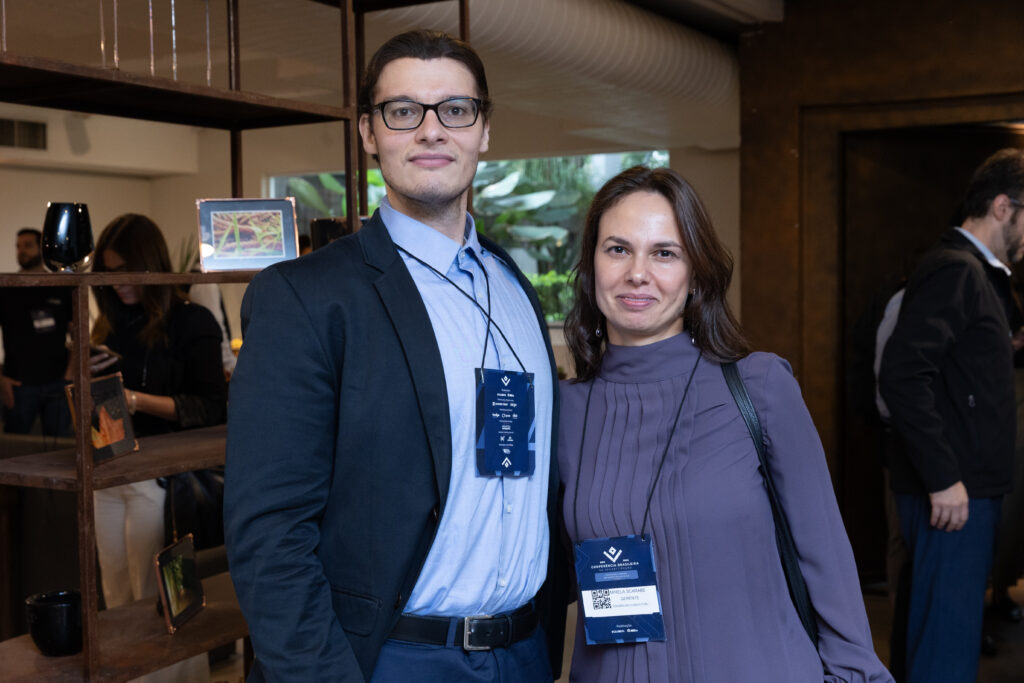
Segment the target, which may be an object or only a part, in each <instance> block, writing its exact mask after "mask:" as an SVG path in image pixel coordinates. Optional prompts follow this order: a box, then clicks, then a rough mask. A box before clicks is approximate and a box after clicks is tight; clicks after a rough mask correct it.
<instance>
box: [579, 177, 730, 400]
mask: <svg viewBox="0 0 1024 683" xmlns="http://www.w3.org/2000/svg"><path fill="white" fill-rule="evenodd" d="M634 192H654V193H657V194H660V195H661V196H663V197H665V199H667V200H668V202H669V204H671V205H672V209H673V212H674V213H675V218H676V225H677V226H678V228H679V237H680V239H681V240H682V245H683V251H684V252H685V253H686V256H687V258H688V259H689V261H690V269H691V272H690V282H689V286H690V288H691V290H692V292H693V293H692V294H690V296H689V298H688V299H687V302H686V307H685V309H684V310H683V327H684V329H685V330H686V331H687V333H688V334H690V335H691V336H692V337H693V339H694V342H695V343H696V344H697V347H698V348H699V349H701V351H703V352H704V355H706V356H708V357H710V358H713V359H715V360H717V361H719V362H729V361H734V360H739V359H740V358H742V357H744V356H746V355H747V354H748V353H750V345H749V344H748V343H747V340H746V339H745V338H744V337H743V332H742V331H741V329H740V326H739V323H738V322H737V321H736V317H735V316H734V315H733V314H732V311H731V310H730V309H729V304H728V302H727V301H726V299H725V293H726V291H728V289H729V282H730V281H731V280H732V268H733V262H732V256H730V255H729V252H728V251H727V250H726V249H725V247H723V246H722V243H721V242H719V241H718V237H717V236H716V235H715V230H714V227H713V226H712V225H711V219H710V218H709V217H708V213H707V210H706V209H705V208H704V204H703V202H701V200H700V197H698V196H697V193H696V192H695V191H694V189H693V187H692V186H691V185H690V184H689V183H688V182H686V180H684V179H683V178H682V176H680V175H679V174H678V173H676V172H675V171H673V170H672V169H670V168H647V167H644V166H634V167H633V168H630V169H627V170H625V171H623V172H622V173H620V174H619V175H617V176H615V177H614V178H612V179H611V180H609V181H608V182H607V183H605V185H604V187H602V188H601V189H600V190H598V192H597V194H596V195H594V201H593V202H592V203H591V204H590V210H589V211H588V212H587V218H586V223H585V225H584V227H583V236H582V238H581V242H580V258H579V261H578V262H577V263H576V267H575V268H574V269H573V277H572V286H573V293H574V295H575V301H574V303H573V307H572V310H570V311H569V314H568V316H567V317H566V321H565V341H566V344H567V345H568V347H569V350H570V351H571V352H572V356H573V362H574V364H575V366H576V378H577V379H578V380H581V381H584V380H589V379H592V378H593V377H595V376H596V375H597V373H598V371H599V370H600V368H601V357H602V355H603V354H604V348H603V342H604V341H605V338H606V336H607V335H606V334H605V329H604V328H605V319H604V314H602V313H601V311H600V309H598V307H597V298H596V295H595V292H594V256H595V254H596V252H597V235H598V228H599V227H600V223H601V218H602V217H603V216H604V214H605V212H606V211H608V210H609V209H611V208H612V207H613V206H615V205H616V204H618V203H619V202H620V201H622V199H623V198H624V197H626V196H627V195H630V194H632V193H634ZM598 330H600V333H598Z"/></svg>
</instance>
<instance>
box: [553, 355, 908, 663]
mask: <svg viewBox="0 0 1024 683" xmlns="http://www.w3.org/2000/svg"><path fill="white" fill-rule="evenodd" d="M697 359H698V350H697V349H696V347H695V346H694V345H693V343H692V341H691V340H690V338H689V337H688V336H686V335H678V336H675V337H672V338H670V339H667V340H664V341H661V342H657V343H654V344H651V345H648V346H642V347H618V346H609V348H608V350H607V352H606V354H605V356H604V358H603V361H602V367H601V371H600V373H599V375H598V377H597V378H596V379H595V380H593V382H587V383H571V382H569V383H563V386H562V406H563V407H562V418H561V426H560V436H559V449H558V453H559V460H560V466H561V473H562V477H563V482H564V484H565V487H566V494H565V503H564V508H563V512H564V515H565V523H566V528H567V529H568V532H569V535H570V538H571V539H572V541H573V542H574V543H575V542H576V541H578V540H580V539H586V538H602V537H609V536H612V537H614V536H620V535H625V534H639V533H641V531H642V530H643V529H642V526H643V524H644V514H645V509H646V507H647V501H648V495H649V493H650V491H651V484H652V482H653V479H654V475H655V472H656V471H657V469H658V464H659V461H660V459H661V457H662V455H663V454H664V453H665V446H666V442H667V441H669V440H670V443H669V444H668V446H669V448H668V455H667V458H666V460H665V464H664V467H663V470H662V472H661V476H660V478H659V480H658V482H657V485H656V486H655V487H654V489H653V495H652V496H651V503H650V513H649V516H648V520H647V526H646V532H647V533H649V534H652V535H653V542H654V550H655V561H656V566H657V570H658V583H659V586H658V588H659V592H660V596H661V603H662V610H663V613H664V619H665V629H666V636H667V639H666V641H665V642H650V643H640V644H627V645H587V644H586V642H585V639H584V628H583V621H582V615H583V610H582V609H579V610H578V613H579V622H578V624H577V630H576V644H575V652H574V655H573V664H572V673H571V680H574V681H586V682H587V683H595V682H604V681H609V682H610V681H615V682H622V683H626V682H631V681H684V682H691V681H692V682H715V683H735V682H736V681H744V680H758V681H779V682H782V681H785V682H786V683H803V682H805V681H806V682H808V683H810V682H812V681H813V682H815V683H820V681H823V680H825V681H869V680H870V681H888V680H891V679H890V677H889V675H888V672H886V671H885V669H884V667H883V666H882V664H881V663H880V662H879V661H878V659H877V657H876V656H875V654H874V651H873V649H872V643H871V636H870V632H869V630H868V625H867V618H866V616H865V613H864V605H863V600H862V597H861V594H860V589H859V583H858V580H857V575H856V569H855V566H854V562H853V555H852V552H851V550H850V546H849V542H848V540H847V538H846V533H845V530H844V528H843V525H842V520H841V518H840V516H839V511H838V507H837V506H836V503H835V497H834V494H833V492H832V486H831V479H830V477H829V473H828V469H827V466H826V464H825V458H824V453H823V451H822V449H821V444H820V441H819V440H818V436H817V433H816V431H815V429H814V425H813V423H812V421H811V419H810V416H809V415H808V414H807V410H806V408H805V407H804V403H803V400H802V398H801V397H800V391H799V387H798V386H797V384H796V381H795V380H794V379H793V376H792V373H791V372H790V370H789V366H788V365H787V364H786V363H785V361H782V360H781V359H779V358H778V357H777V356H774V355H772V354H763V353H758V354H752V355H751V356H749V357H748V358H746V359H744V360H743V361H741V362H740V372H741V375H742V376H743V378H744V381H745V383H746V385H747V388H748V391H749V393H750V395H751V399H752V401H753V402H754V404H755V406H756V407H757V409H758V413H759V417H760V419H761V421H762V427H763V428H764V429H765V432H766V441H767V443H768V444H769V449H770V451H771V452H772V455H771V457H770V462H771V465H770V466H771V468H772V471H773V473H774V474H775V478H776V484H777V485H778V487H779V489H780V495H781V496H782V498H783V504H784V507H785V508H786V511H787V517H788V518H789V520H790V524H791V526H792V527H793V532H794V536H795V537H796V539H797V547H798V551H799V553H800V556H801V567H802V569H803V570H804V575H805V577H806V579H807V582H808V585H809V590H810V592H811V598H812V602H814V605H815V608H816V609H817V611H818V613H819V624H820V626H819V628H820V630H821V631H822V635H821V641H820V645H819V648H818V651H816V650H815V647H814V646H813V645H812V644H811V642H810V640H809V638H808V637H807V634H806V633H805V632H804V630H803V628H802V626H801V625H800V621H799V618H798V616H797V614H796V610H795V608H794V607H793V605H792V602H791V600H790V597H789V593H788V589H787V587H786V583H785V577H784V575H783V573H782V569H781V565H780V563H779V556H778V550H777V548H776V545H775V536H774V533H775V532H774V524H773V522H772V517H771V508H770V505H769V503H768V498H767V495H766V494H765V490H764V485H763V479H762V477H761V475H760V473H759V472H758V469H757V468H758V461H757V454H756V451H755V450H754V447H753V442H752V441H751V437H750V435H749V433H748V432H747V429H746V426H745V424H744V423H743V421H742V418H741V417H740V414H739V411H738V409H737V408H736V405H735V402H734V401H733V399H732V396H731V394H730V393H729V390H728V387H727V386H726V384H725V380H724V378H723V376H722V373H721V367H720V366H719V365H718V364H717V363H715V362H713V361H710V360H708V359H706V358H701V359H700V361H699V363H698V362H697ZM695 363H696V365H695ZM695 367H696V370H695V371H694V368H695ZM691 371H694V376H693V382H692V385H691V387H690V390H689V393H688V395H687V396H686V399H685V402H683V403H682V409H681V411H679V408H680V401H681V400H682V399H683V392H684V389H685V386H686V384H687V380H688V379H689V377H690V373H691ZM591 385H592V386H591ZM591 389H592V390H591ZM588 394H589V411H588V410H587V398H588ZM677 411H678V412H679V418H678V423H677V424H675V427H674V428H673V421H674V419H675V417H676V414H677ZM585 412H588V416H587V419H586V427H585V431H586V433H585V434H584V413H585ZM670 435H671V439H670ZM581 437H582V443H581ZM577 476H578V482H577ZM819 652H820V656H819Z"/></svg>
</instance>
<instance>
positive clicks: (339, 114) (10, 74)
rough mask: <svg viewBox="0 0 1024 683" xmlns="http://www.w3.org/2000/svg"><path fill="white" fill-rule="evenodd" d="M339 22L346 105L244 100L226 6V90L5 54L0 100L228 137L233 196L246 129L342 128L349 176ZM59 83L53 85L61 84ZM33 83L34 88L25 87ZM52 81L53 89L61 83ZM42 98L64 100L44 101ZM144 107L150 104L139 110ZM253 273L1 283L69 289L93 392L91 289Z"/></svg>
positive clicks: (84, 395) (87, 470) (349, 75)
mask: <svg viewBox="0 0 1024 683" xmlns="http://www.w3.org/2000/svg"><path fill="white" fill-rule="evenodd" d="M337 7H338V8H339V10H340V12H339V13H340V23H341V36H340V37H341V43H342V45H341V55H342V78H343V84H342V88H343V98H344V101H343V107H342V108H341V109H336V108H330V107H323V106H320V105H313V104H306V103H297V102H289V101H285V100H279V99H274V98H269V97H263V96H260V95H256V94H253V93H243V92H241V79H240V64H241V58H240V43H239V33H238V27H239V13H238V10H239V3H238V0H228V2H227V9H228V63H229V85H230V92H225V91H223V90H219V89H214V88H210V87H203V86H196V85H191V84H185V83H180V82H175V81H167V80H166V79H158V78H154V77H148V78H147V77H145V76H140V75H137V74H129V73H126V72H120V71H114V70H104V69H96V68H91V67H86V66H81V65H74V64H68V63H63V62H57V61H52V60H44V59H36V58H27V57H20V58H19V57H17V56H15V55H11V54H9V53H4V54H2V55H0V101H8V102H14V103H21V104H34V105H36V106H49V107H52V108H57V109H69V110H76V111H89V112H94V113H105V114H114V115H120V116H127V117H130V118H137V119H147V120H157V121H173V122H176V123H187V124H192V125H198V126H205V127H215V128H226V129H228V130H229V131H230V145H231V187H232V195H233V196H235V197H240V196H242V194H243V192H242V145H241V132H242V131H243V130H246V129H248V128H261V127H270V126H280V125H290V124H297V123H312V122H316V121H331V120H340V121H342V124H343V126H344V135H345V168H346V171H350V170H351V168H352V162H353V160H354V155H355V151H356V149H357V144H358V142H357V138H356V136H355V131H354V130H353V125H354V119H355V117H354V109H353V107H354V102H355V83H356V78H355V74H354V69H355V62H354V60H352V59H351V56H350V55H351V52H352V46H353V45H354V42H355V19H354V13H353V9H352V0H342V1H341V2H339V3H337ZM58 81H59V83H56V82H58ZM25 83H29V84H32V83H34V84H35V88H34V89H33V88H30V87H27V86H24V85H22V86H19V84H25ZM55 83H56V85H55ZM45 92H50V93H54V92H58V93H63V95H61V96H59V97H51V98H46V97H44V96H43V95H42V93H45ZM140 102H144V103H147V104H145V105H139V104H138V103H140ZM353 175H354V174H352V173H351V172H346V178H345V185H346V203H347V207H346V208H347V213H348V215H349V216H351V217H355V216H357V215H358V214H357V213H356V205H357V199H356V192H355V190H354V178H353ZM251 277H252V273H217V274H207V275H198V274H156V273H147V274H138V273H123V274H117V273H109V274H107V273H95V274H92V273H90V274H40V275H21V274H15V275H4V276H0V285H2V286H62V285H64V286H70V287H72V288H73V289H72V308H73V311H74V322H73V327H72V329H73V334H74V338H75V347H76V349H77V361H76V367H75V376H74V380H73V381H74V383H75V386H76V387H84V386H88V382H89V380H90V377H89V370H88V348H89V346H88V340H89V287H90V286H102V285H116V284H120V283H132V284H186V283H191V282H246V281H248V279H250V278H251ZM72 410H74V411H75V414H76V415H77V416H78V417H79V424H83V425H84V424H88V423H89V422H90V420H89V417H88V416H90V415H91V414H92V397H91V395H90V393H89V392H88V391H76V392H75V404H74V405H73V406H72ZM88 434H89V431H88V430H85V429H79V430H77V433H76V436H75V451H76V454H77V463H76V464H77V478H78V487H77V491H78V511H77V513H78V546H79V548H78V549H79V561H80V566H81V586H80V589H81V592H82V627H83V651H82V656H81V661H82V669H83V670H82V674H83V678H84V679H85V680H93V679H94V678H98V677H104V678H105V677H107V673H109V672H104V670H103V669H102V668H101V661H100V642H99V637H100V634H99V629H98V620H97V609H98V604H97V591H96V547H95V528H94V527H95V521H94V509H93V495H92V494H93V490H94V473H93V459H92V444H91V443H90V440H89V439H88V438H87V435H88Z"/></svg>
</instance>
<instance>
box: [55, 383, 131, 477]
mask: <svg viewBox="0 0 1024 683" xmlns="http://www.w3.org/2000/svg"><path fill="white" fill-rule="evenodd" d="M65 391H66V392H67V396H68V403H70V404H71V418H72V423H73V424H74V427H75V429H78V423H77V414H78V411H77V410H75V385H73V384H69V385H67V386H66V387H65ZM90 392H91V393H92V425H91V432H92V434H91V436H92V459H93V462H95V463H101V462H104V461H106V460H110V459H112V458H115V457H117V456H119V455H124V454H126V453H132V452H134V451H137V450H139V442H138V441H136V440H135V428H134V426H133V425H132V416H131V415H130V414H129V413H128V404H127V402H126V401H125V397H124V383H123V382H122V379H121V373H120V372H116V373H114V374H113V375H104V376H103V377H94V378H93V379H92V382H91V384H90Z"/></svg>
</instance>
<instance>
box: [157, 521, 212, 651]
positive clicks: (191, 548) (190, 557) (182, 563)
mask: <svg viewBox="0 0 1024 683" xmlns="http://www.w3.org/2000/svg"><path fill="white" fill-rule="evenodd" d="M153 564H154V565H155V566H156V580H157V584H159V586H160V607H161V611H162V612H163V614H164V622H165V623H166V624H167V632H168V633H170V634H171V635H174V632H175V631H177V630H178V629H179V628H180V627H181V625H182V624H184V623H185V622H186V621H188V620H189V619H191V618H192V617H194V616H195V615H196V613H197V612H199V610H201V609H202V608H204V607H206V595H205V594H204V593H203V583H202V582H201V581H200V580H199V573H198V571H197V569H196V549H195V545H194V544H193V542H192V534H187V535H186V536H185V537H184V538H182V539H181V540H180V541H178V542H177V543H172V544H171V545H169V546H167V547H166V548H164V549H163V550H161V551H160V552H159V553H157V554H156V557H155V558H154V559H153Z"/></svg>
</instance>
